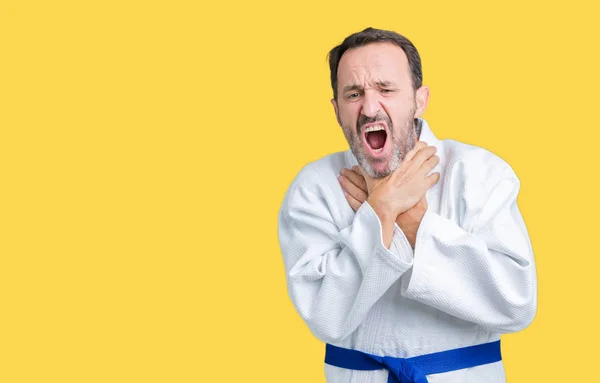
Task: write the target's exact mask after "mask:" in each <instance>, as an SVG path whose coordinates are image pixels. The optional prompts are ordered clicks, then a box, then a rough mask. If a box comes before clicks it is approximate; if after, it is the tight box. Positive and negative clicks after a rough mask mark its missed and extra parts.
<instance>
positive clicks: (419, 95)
mask: <svg viewBox="0 0 600 383" xmlns="http://www.w3.org/2000/svg"><path fill="white" fill-rule="evenodd" d="M415 101H416V102H417V109H416V110H415V117H414V118H419V117H421V116H422V115H423V113H425V109H426V108H427V103H428V102H429V88H428V87H427V86H425V85H423V86H422V87H420V88H419V89H417V92H416V94H415Z"/></svg>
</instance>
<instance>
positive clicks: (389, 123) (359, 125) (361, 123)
mask: <svg viewBox="0 0 600 383" xmlns="http://www.w3.org/2000/svg"><path fill="white" fill-rule="evenodd" d="M379 121H382V122H385V124H386V125H387V126H388V128H389V129H390V132H391V131H393V129H392V120H391V119H390V118H389V117H388V116H387V115H385V114H377V115H376V116H374V117H367V116H365V115H364V114H361V115H360V116H359V117H358V121H357V122H356V133H357V134H359V135H360V132H361V131H362V127H363V126H365V125H366V124H370V123H373V122H379Z"/></svg>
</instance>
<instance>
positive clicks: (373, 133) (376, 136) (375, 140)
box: [364, 125, 387, 154]
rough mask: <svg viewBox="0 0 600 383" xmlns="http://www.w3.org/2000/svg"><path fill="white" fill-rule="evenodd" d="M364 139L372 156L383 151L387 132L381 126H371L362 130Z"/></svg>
mask: <svg viewBox="0 0 600 383" xmlns="http://www.w3.org/2000/svg"><path fill="white" fill-rule="evenodd" d="M364 132H365V133H364V138H365V142H366V144H367V146H368V147H369V149H371V152H372V153H373V154H378V153H381V152H382V151H383V147H384V146H385V142H386V141H387V132H386V130H385V127H384V126H383V125H372V126H369V127H368V128H365V130H364Z"/></svg>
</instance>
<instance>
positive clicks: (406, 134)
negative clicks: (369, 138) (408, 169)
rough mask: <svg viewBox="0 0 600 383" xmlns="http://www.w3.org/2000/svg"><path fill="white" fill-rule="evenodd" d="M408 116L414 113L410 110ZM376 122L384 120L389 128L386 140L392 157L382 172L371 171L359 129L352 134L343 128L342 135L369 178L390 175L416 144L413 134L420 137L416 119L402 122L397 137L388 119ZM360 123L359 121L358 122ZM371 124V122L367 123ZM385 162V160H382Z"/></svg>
mask: <svg viewBox="0 0 600 383" xmlns="http://www.w3.org/2000/svg"><path fill="white" fill-rule="evenodd" d="M409 116H414V111H412V110H411V113H410V114H409ZM376 120H385V121H386V122H387V124H388V127H389V128H390V136H389V137H388V138H387V139H389V140H392V145H393V147H392V156H391V158H389V159H388V160H387V161H388V163H387V166H386V168H385V170H384V171H376V170H375V169H373V167H372V166H371V164H370V162H369V158H370V157H369V156H368V155H367V154H366V153H365V152H364V151H363V147H362V140H361V138H360V137H361V129H359V128H357V130H356V131H357V133H356V134H352V129H351V128H350V127H348V126H346V127H344V128H343V130H344V134H345V136H346V140H347V141H348V144H349V145H350V150H351V151H352V154H354V157H356V159H357V161H358V164H359V165H360V167H361V168H362V169H363V170H364V171H365V172H366V173H367V174H368V175H369V177H371V178H384V177H387V176H388V175H390V174H391V173H392V172H393V171H394V170H396V169H397V168H398V167H399V166H400V164H402V161H404V158H406V155H407V154H408V152H410V151H411V150H412V149H413V148H414V147H415V144H416V143H417V141H416V138H415V133H416V135H417V136H418V137H419V136H420V135H421V122H420V120H418V119H414V118H412V117H411V118H408V119H406V120H405V121H404V124H403V125H404V128H403V129H402V130H401V132H400V134H399V135H398V136H396V135H395V131H394V129H393V126H392V124H391V121H390V120H389V118H387V116H386V118H379V119H376ZM359 122H360V120H359ZM369 122H373V121H369ZM363 124H364V123H361V124H357V125H358V126H361V125H363ZM384 161H385V160H384Z"/></svg>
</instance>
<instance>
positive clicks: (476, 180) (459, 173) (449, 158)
mask: <svg viewBox="0 0 600 383" xmlns="http://www.w3.org/2000/svg"><path fill="white" fill-rule="evenodd" d="M443 147H444V162H445V163H444V169H445V171H446V172H447V173H448V174H449V175H450V176H451V177H453V178H460V179H461V180H464V181H465V183H468V184H478V185H481V186H488V187H490V186H493V184H494V183H496V182H500V181H502V180H506V179H510V180H513V181H514V182H516V183H517V184H518V183H519V179H518V177H517V175H516V173H515V172H514V170H513V168H512V167H511V166H510V165H509V164H508V162H507V161H506V160H504V159H503V158H501V157H500V156H499V155H497V154H495V153H493V152H492V151H490V150H488V149H486V148H483V147H480V146H475V145H471V144H467V143H464V142H461V141H457V140H453V139H445V140H443Z"/></svg>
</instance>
